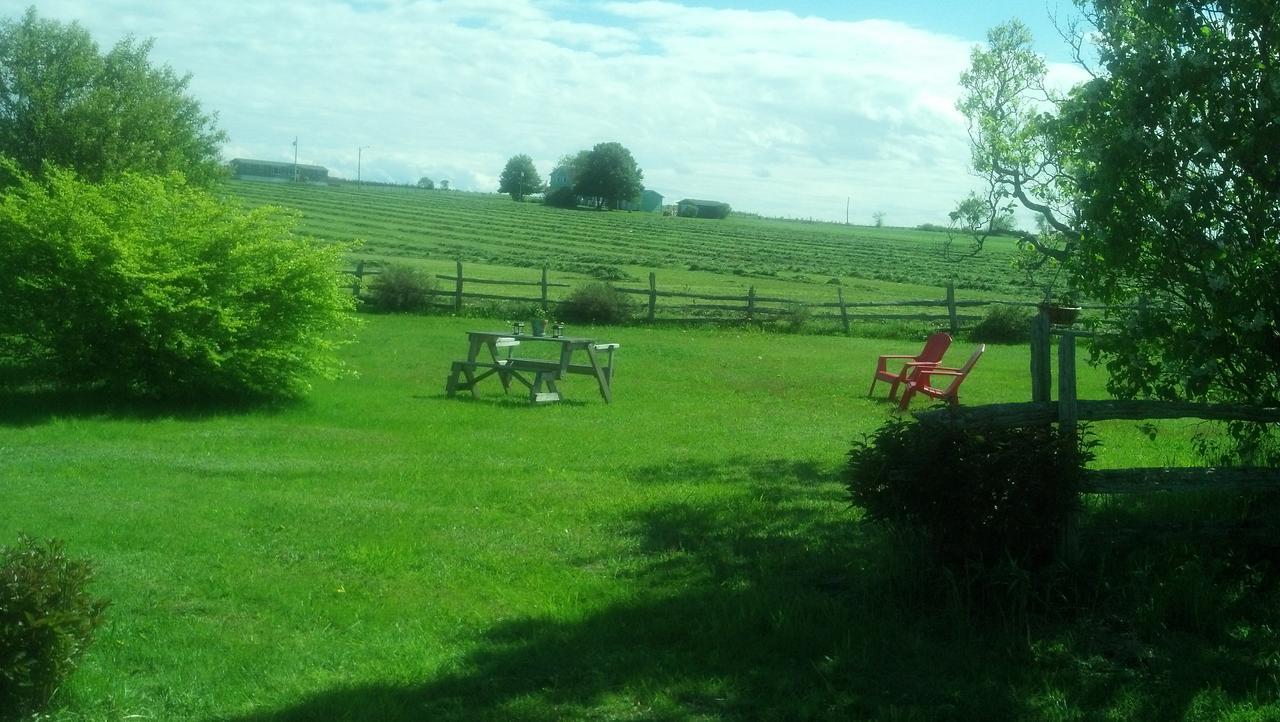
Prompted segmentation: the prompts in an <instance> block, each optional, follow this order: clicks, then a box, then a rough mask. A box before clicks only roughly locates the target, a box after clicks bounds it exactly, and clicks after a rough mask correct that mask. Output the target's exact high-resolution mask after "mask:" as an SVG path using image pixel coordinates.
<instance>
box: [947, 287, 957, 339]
mask: <svg viewBox="0 0 1280 722" xmlns="http://www.w3.org/2000/svg"><path fill="white" fill-rule="evenodd" d="M947 319H948V320H949V321H950V322H951V335H952V336H955V335H956V334H958V333H959V332H960V319H958V318H956V284H955V283H954V282H952V281H947Z"/></svg>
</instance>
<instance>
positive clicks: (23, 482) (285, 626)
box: [0, 317, 1280, 722]
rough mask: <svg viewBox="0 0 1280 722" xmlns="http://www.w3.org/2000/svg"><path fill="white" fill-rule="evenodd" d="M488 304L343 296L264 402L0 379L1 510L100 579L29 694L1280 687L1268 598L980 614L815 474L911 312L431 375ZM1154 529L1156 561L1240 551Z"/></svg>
mask: <svg viewBox="0 0 1280 722" xmlns="http://www.w3.org/2000/svg"><path fill="white" fill-rule="evenodd" d="M499 323H500V322H497V321H494V322H485V321H481V320H476V319H453V318H443V317H426V318H422V317H367V323H366V325H365V326H364V327H363V328H361V329H360V330H359V331H358V332H357V343H355V344H353V345H351V346H349V347H347V348H346V350H345V352H344V356H345V358H346V359H347V362H348V364H349V366H350V369H351V371H352V372H353V373H352V374H351V375H349V376H347V377H345V378H342V379H340V380H337V381H332V382H324V383H320V384H317V386H316V388H315V390H314V392H313V393H312V394H311V396H310V397H309V399H308V400H307V401H306V402H304V403H301V404H297V405H292V406H287V407H283V408H276V409H257V410H247V411H246V410H235V409H196V410H192V409H182V410H176V409H172V408H165V407H157V406H150V405H130V404H122V403H118V402H115V403H113V402H108V401H104V400H101V399H95V398H93V397H91V396H89V397H85V396H60V395H46V396H37V397H32V396H22V395H12V394H10V395H8V396H6V397H4V398H3V400H2V401H0V451H2V452H3V453H0V491H2V493H3V499H4V505H3V507H0V540H8V541H5V542H4V543H9V542H11V541H12V540H13V539H15V538H16V533H17V532H18V531H19V530H25V531H27V532H29V533H32V534H34V535H36V536H39V537H51V536H53V537H60V538H63V539H65V540H66V541H67V543H68V548H69V550H70V551H71V552H72V553H73V554H75V555H78V556H83V557H88V558H90V559H92V560H94V561H95V562H96V565H97V570H98V572H97V582H96V584H95V590H96V591H97V592H98V593H99V594H101V595H102V596H105V597H106V598H108V599H110V600H111V602H112V606H111V608H110V610H109V611H108V621H107V622H106V624H105V626H104V627H103V628H102V629H101V630H100V631H99V633H98V635H97V637H96V640H95V644H94V646H93V647H92V648H91V650H90V652H89V654H88V655H87V656H86V657H85V659H84V662H83V665H82V667H81V669H80V670H79V671H78V672H77V674H76V676H75V677H74V678H73V681H72V683H71V684H70V686H69V687H67V688H66V689H64V690H62V691H61V692H60V694H59V701H60V704H61V706H60V707H59V708H58V709H57V710H56V711H55V712H54V715H53V719H58V720H119V719H153V720H238V721H240V720H242V721H244V722H249V721H263V722H266V721H277V720H310V719H314V720H344V719H346V720H392V721H404V722H408V721H410V720H529V721H539V722H541V721H543V720H545V721H550V720H560V719H594V720H718V719H737V720H757V719H776V720H794V719H831V720H848V719H884V720H934V719H975V720H976V719H1008V718H1023V719H1046V720H1050V719H1052V720H1075V719H1090V720H1092V719H1098V720H1102V719H1131V720H1144V719H1181V718H1186V719H1218V718H1222V717H1224V716H1226V715H1228V714H1235V715H1236V716H1235V717H1231V718H1232V719H1276V718H1277V716H1280V705H1277V704H1276V703H1275V701H1274V700H1275V699H1276V698H1277V695H1278V694H1280V682H1278V681H1277V675H1278V674H1280V655H1277V654H1276V653H1275V652H1274V651H1270V652H1268V651H1267V650H1274V649H1277V648H1280V646H1277V645H1276V644H1275V642H1276V633H1275V630H1274V627H1273V626H1268V625H1273V622H1272V621H1270V620H1269V619H1268V618H1267V616H1266V615H1265V614H1258V613H1257V609H1256V608H1255V606H1252V605H1250V604H1246V603H1245V601H1240V600H1237V601H1236V602H1234V603H1232V604H1231V605H1226V606H1225V608H1219V607H1218V606H1214V603H1215V600H1218V599H1219V597H1218V596H1214V593H1212V590H1206V591H1205V592H1204V595H1205V596H1204V597H1203V598H1202V599H1199V600H1191V601H1190V602H1186V601H1180V598H1178V599H1173V598H1171V597H1170V595H1168V594H1163V595H1162V594H1161V593H1159V592H1158V591H1156V590H1154V589H1153V590H1150V593H1149V594H1148V593H1146V592H1147V590H1146V588H1145V587H1144V586H1142V585H1143V582H1142V581H1141V579H1139V581H1136V582H1135V581H1125V582H1122V584H1123V585H1125V588H1126V589H1128V590H1129V592H1130V596H1132V597H1133V599H1134V601H1132V603H1131V604H1129V605H1128V606H1123V605H1118V603H1116V602H1107V603H1106V604H1107V605H1108V606H1107V608H1108V609H1121V610H1126V611H1128V612H1131V616H1132V618H1131V619H1116V620H1113V621H1111V622H1108V624H1110V625H1112V626H1111V627H1109V628H1106V629H1104V628H1103V627H1100V626H1098V625H1097V624H1094V623H1093V622H1090V623H1082V622H1078V621H1074V618H1072V619H1056V618H1054V619H1041V618H1039V617H1021V616H1018V615H1016V614H1015V615H1013V616H1012V617H1011V618H1013V619H1015V620H1022V621H1020V622H1018V623H1017V624H1013V625H1003V626H1002V625H996V628H997V632H996V633H991V632H990V627H989V626H988V625H987V624H986V623H983V622H979V621H975V620H974V619H972V618H971V617H970V616H968V615H966V614H965V613H964V609H963V608H962V605H959V606H958V605H954V604H953V605H946V604H943V605H941V606H939V605H934V604H931V603H930V602H929V601H927V600H924V599H923V598H922V593H920V592H918V591H917V590H918V589H919V588H921V587H923V586H928V585H927V584H925V582H930V583H931V582H932V581H936V580H922V579H921V578H920V573H919V572H918V571H917V570H915V569H913V568H911V567H910V566H904V565H902V564H901V563H900V558H899V557H897V556H894V555H893V554H890V553H889V552H888V551H887V549H888V548H889V547H888V544H889V542H887V541H886V538H885V536H884V535H883V534H881V533H880V532H879V531H878V530H876V529H874V528H872V527H871V526H870V525H867V524H865V523H862V522H860V515H859V512H858V511H857V510H856V509H854V508H852V507H851V506H850V504H849V502H848V499H847V495H846V492H845V490H844V487H843V485H842V483H841V482H840V479H839V472H840V469H841V468H842V465H843V460H844V455H845V454H846V453H847V451H848V449H849V446H850V442H851V441H852V440H853V439H855V438H857V437H860V436H861V435H862V434H864V433H867V432H870V431H872V430H873V429H875V428H876V427H877V426H878V425H879V424H880V423H881V422H882V421H883V420H884V419H886V418H888V416H889V415H890V413H891V409H892V406H891V405H889V404H887V403H886V402H885V401H884V400H883V393H884V387H883V385H881V386H880V387H878V389H877V391H878V393H877V398H874V399H868V398H867V395H866V394H867V386H868V385H869V383H870V376H871V372H872V369H873V368H874V364H875V357H876V355H877V354H879V353H890V352H900V353H901V352H914V351H915V350H916V348H917V347H918V343H919V342H918V341H904V342H896V343H895V342H890V341H882V340H867V339H858V338H843V337H812V336H808V337H807V336H788V335H781V334H769V333H761V332H758V331H728V330H699V329H688V330H681V329H649V328H643V327H627V328H608V329H599V330H598V332H597V335H598V336H599V337H600V338H601V340H609V341H618V342H620V343H621V344H622V348H621V351H620V352H619V354H618V356H617V362H618V371H617V377H616V379H615V384H614V393H615V403H613V404H611V405H606V404H604V403H603V402H602V400H601V399H600V398H599V395H598V393H597V392H596V391H595V389H594V388H593V385H592V382H591V380H590V379H588V378H586V377H571V378H570V379H568V380H567V381H565V382H564V384H563V386H562V389H563V391H564V392H565V395H566V398H567V401H565V402H564V403H561V404H556V405H547V406H539V407H531V406H529V405H528V404H526V403H524V402H523V401H522V400H521V398H520V397H519V396H518V395H517V394H515V393H513V395H512V396H511V397H509V398H508V397H503V395H502V394H501V392H500V389H499V387H498V386H497V384H496V382H489V383H490V384H491V388H490V389H489V393H487V394H483V395H482V396H481V397H480V398H478V399H472V398H469V395H467V394H463V395H462V397H460V398H458V399H452V400H450V399H446V398H445V397H444V394H443V390H444V380H445V375H446V373H447V370H448V367H449V362H450V361H451V360H453V359H455V358H459V357H460V356H461V355H463V353H464V352H465V335H464V331H465V330H467V329H468V328H475V327H486V328H487V327H493V326H497V325H498V324H499ZM571 330H575V329H571ZM576 330H577V331H581V330H582V329H576ZM968 352H969V344H966V343H961V342H958V343H957V344H956V345H955V346H954V347H953V350H952V351H951V353H952V354H954V355H955V357H957V358H962V357H963V356H965V355H967V354H968ZM1027 365H1028V361H1027V351H1026V348H1025V347H1023V346H1008V347H1003V346H996V347H992V348H991V349H990V350H989V351H988V354H987V356H986V357H984V358H983V360H982V362H981V363H980V364H979V366H978V367H977V370H976V371H975V373H974V376H973V377H972V378H971V379H970V380H969V381H968V382H966V385H965V387H964V392H963V393H962V397H963V400H964V402H965V403H966V404H979V403H995V402H1003V401H1017V400H1025V399H1027V398H1028V397H1029V381H1028V372H1027ZM1081 373H1082V379H1081V384H1082V389H1083V390H1082V396H1084V397H1090V396H1092V397H1099V396H1101V393H1102V392H1101V387H1102V382H1103V379H1102V378H1101V376H1100V374H1099V372H1097V371H1090V370H1087V369H1082V372H1081ZM1164 428H1165V432H1164V433H1162V434H1161V435H1160V436H1158V437H1157V438H1156V439H1155V440H1151V439H1148V438H1147V437H1146V436H1145V435H1143V434H1141V433H1139V432H1138V431H1137V430H1136V429H1134V428H1127V427H1125V426H1123V425H1119V424H1113V425H1108V426H1107V427H1105V428H1102V429H1101V431H1100V435H1101V436H1102V440H1103V441H1104V442H1105V444H1106V445H1105V447H1104V448H1103V449H1102V453H1101V456H1100V458H1099V460H1098V465H1100V466H1135V465H1148V464H1151V465H1155V464H1164V463H1183V464H1186V463H1194V458H1193V456H1192V454H1191V452H1190V446H1189V441H1188V440H1189V435H1190V428H1189V427H1188V426H1187V425H1183V424H1175V423H1167V424H1164ZM1145 505H1146V506H1151V505H1155V506H1158V505H1159V504H1158V503H1156V502H1152V503H1150V504H1145ZM1113 511H1114V510H1113ZM1120 513H1127V512H1125V510H1123V509H1122V510H1121V512H1120ZM1156 546H1157V548H1161V549H1163V551H1159V552H1155V553H1153V556H1152V557H1151V558H1152V559H1155V560H1157V561H1155V562H1153V563H1152V564H1153V568H1155V567H1159V568H1161V569H1163V567H1160V564H1162V563H1163V564H1167V565H1171V566H1173V567H1174V568H1175V569H1180V570H1181V571H1180V572H1179V573H1181V574H1183V575H1184V576H1186V577H1187V579H1186V580H1183V581H1182V582H1178V584H1177V585H1176V586H1177V588H1178V589H1179V590H1185V589H1195V588H1197V587H1196V586H1195V584H1194V583H1193V582H1195V580H1197V579H1202V580H1203V581H1202V582H1201V583H1202V584H1213V583H1215V581H1216V580H1217V579H1219V578H1222V579H1236V577H1233V576H1230V575H1227V576H1221V575H1220V576H1218V577H1215V576H1214V574H1215V570H1217V569H1220V567H1221V566H1222V565H1227V564H1228V561H1227V560H1222V561H1220V562H1216V561H1214V560H1202V561H1201V562H1197V563H1198V564H1200V565H1201V566H1197V563H1191V562H1185V561H1179V560H1182V559H1183V557H1181V556H1178V554H1177V553H1175V551H1170V550H1169V549H1167V548H1165V547H1164V546H1163V545H1159V544H1157V545H1156ZM1116 554H1119V552H1116ZM1161 554H1165V556H1161ZM1215 563H1217V564H1219V566H1212V565H1213V564H1215ZM1178 564H1181V566H1177V565H1178ZM1204 565H1209V567H1205V566H1204ZM1175 581H1176V580H1175ZM1152 584H1153V585H1154V584H1155V582H1154V581H1153V582H1152ZM1240 584H1242V585H1243V586H1241V587H1240V588H1239V589H1238V590H1236V591H1238V592H1239V593H1240V599H1244V600H1246V601H1247V599H1246V597H1247V592H1248V591H1249V587H1248V582H1247V581H1245V582H1240ZM1258 584H1261V582H1258ZM1223 593H1224V594H1225V593H1226V592H1223ZM1098 594H1099V597H1100V599H1101V596H1102V595H1103V592H1101V591H1099V592H1098ZM1232 599H1235V597H1232ZM1271 599H1272V600H1273V601H1274V599H1275V597H1274V596H1273V597H1271ZM1143 600H1145V601H1143ZM1104 601H1105V600H1103V601H1098V603H1099V604H1102V603H1103V602H1104ZM1196 603H1201V607H1200V608H1199V609H1200V611H1199V612H1198V614H1199V615H1200V616H1199V617H1197V616H1196V613H1195V612H1187V613H1185V614H1184V610H1186V609H1192V608H1194V605H1195V604H1196ZM1144 604H1145V606H1144ZM1160 604H1165V605H1166V606H1168V607H1169V609H1168V610H1163V609H1152V608H1151V607H1152V605H1160ZM1223 604H1224V605H1225V602H1224V603H1223ZM1188 615H1189V616H1188ZM1183 616H1188V619H1186V620H1185V621H1181V622H1180V621H1179V620H1181V619H1182V618H1183ZM1086 617H1087V618H1088V619H1090V620H1093V619H1094V618H1093V617H1092V616H1088V615H1086ZM1170 620H1172V621H1170ZM1023 622H1025V623H1023ZM1010 627H1012V631H1010ZM1109 630H1113V631H1114V633H1111V631H1109Z"/></svg>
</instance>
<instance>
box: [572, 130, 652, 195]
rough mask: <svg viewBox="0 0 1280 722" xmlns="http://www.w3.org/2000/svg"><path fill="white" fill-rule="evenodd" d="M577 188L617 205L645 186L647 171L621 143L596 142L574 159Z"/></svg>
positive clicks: (579, 190) (581, 193)
mask: <svg viewBox="0 0 1280 722" xmlns="http://www.w3.org/2000/svg"><path fill="white" fill-rule="evenodd" d="M574 173H575V175H574V186H573V189H574V192H576V193H577V194H578V195H580V196H584V197H588V198H597V199H599V201H598V202H599V203H600V204H603V205H605V206H607V207H610V208H617V207H618V204H619V203H621V202H622V201H629V200H632V199H634V198H636V197H638V196H639V195H640V192H641V191H643V190H644V172H643V171H641V170H640V167H639V166H637V165H636V159H635V158H633V157H631V151H629V150H627V149H626V148H625V147H623V145H622V144H621V143H597V144H596V146H595V147H594V148H592V149H591V150H590V151H589V152H585V154H584V153H579V154H578V156H577V158H576V159H575V161H574Z"/></svg>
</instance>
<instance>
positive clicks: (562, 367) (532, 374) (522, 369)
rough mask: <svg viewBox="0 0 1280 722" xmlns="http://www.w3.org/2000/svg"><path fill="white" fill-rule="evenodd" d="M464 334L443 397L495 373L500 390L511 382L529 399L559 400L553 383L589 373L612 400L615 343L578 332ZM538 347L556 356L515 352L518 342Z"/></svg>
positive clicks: (608, 400) (472, 387) (469, 388)
mask: <svg viewBox="0 0 1280 722" xmlns="http://www.w3.org/2000/svg"><path fill="white" fill-rule="evenodd" d="M467 338H468V341H469V344H468V348H467V358H466V359H465V360H462V361H454V362H453V367H452V368H451V369H450V371H449V378H448V379H447V380H446V382H445V388H444V390H445V395H446V396H448V397H449V398H453V397H454V396H456V395H457V393H458V392H459V391H470V392H471V393H472V394H473V395H474V394H475V393H476V384H478V383H480V382H481V381H483V380H484V379H487V378H489V377H490V376H496V377H497V378H498V380H499V381H500V382H501V383H502V389H503V391H510V389H511V382H512V381H518V382H520V383H521V384H523V385H524V386H525V387H527V388H528V389H529V401H530V402H533V403H544V402H549V401H559V400H560V399H561V396H560V386H559V382H560V381H561V380H563V379H564V377H565V376H566V375H568V374H583V375H587V376H594V377H595V379H596V383H597V384H598V385H599V386H600V395H601V396H603V397H604V400H605V403H611V402H612V401H613V391H612V385H613V352H614V351H616V350H617V349H618V347H619V344H616V343H597V342H596V341H595V340H594V339H590V338H584V337H581V336H534V335H532V334H525V333H512V332H510V331H468V332H467ZM538 345H549V346H550V347H551V348H550V349H549V350H550V352H551V355H552V356H555V357H556V358H536V357H524V356H517V355H515V352H516V351H517V350H518V349H519V347H521V346H524V347H525V348H532V347H535V346H538ZM557 347H558V348H557ZM557 352H558V353H557ZM575 356H576V357H577V358H576V360H575ZM584 357H585V358H584Z"/></svg>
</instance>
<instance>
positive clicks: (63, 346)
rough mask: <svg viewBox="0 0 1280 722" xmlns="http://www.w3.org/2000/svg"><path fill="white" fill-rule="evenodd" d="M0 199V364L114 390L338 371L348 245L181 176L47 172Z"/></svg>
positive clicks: (299, 381) (248, 389) (206, 391)
mask: <svg viewBox="0 0 1280 722" xmlns="http://www.w3.org/2000/svg"><path fill="white" fill-rule="evenodd" d="M7 170H8V171H9V172H10V173H11V174H12V175H13V176H14V177H15V178H16V181H15V184H14V185H13V186H12V187H11V188H10V189H9V191H8V192H6V193H5V194H3V195H2V196H0V254H2V255H3V257H4V258H5V259H6V260H7V261H8V262H9V263H11V264H13V266H14V267H15V268H21V269H23V272H22V273H8V274H0V308H4V309H5V312H4V313H3V314H0V363H2V364H3V365H6V366H10V367H16V368H18V369H24V370H26V371H27V372H28V373H27V377H28V378H29V379H30V380H36V381H42V382H52V383H55V384H59V385H63V386H67V387H78V386H104V387H106V388H108V389H110V390H112V391H113V392H119V393H124V394H134V395H145V396H165V397H170V398H193V397H218V398H223V397H227V396H239V397H282V396H295V395H298V394H301V393H302V392H303V391H305V390H306V388H307V385H308V382H309V380H310V378H311V377H312V376H315V375H317V374H319V375H327V374H330V373H332V372H335V371H336V370H337V368H338V364H337V361H336V360H335V359H334V358H333V357H332V354H331V351H332V349H333V348H334V346H335V335H336V334H337V333H339V332H341V331H342V330H343V329H344V328H346V327H347V326H349V325H350V311H351V309H352V308H353V306H354V300H353V299H352V297H351V294H350V292H349V291H348V290H344V289H343V288H341V287H340V285H339V283H340V282H339V279H338V276H337V274H336V273H335V272H334V271H335V268H336V267H337V264H338V260H339V256H340V254H341V252H342V250H343V249H342V248H341V247H339V246H336V245H328V244H321V243H319V242H316V241H312V240H309V239H306V238H301V237H298V236H296V235H294V234H293V231H292V226H293V219H292V217H290V216H287V215H285V214H284V213H283V212H282V211H280V210H279V209H274V208H271V207H264V208H257V209H252V210H245V209H243V208H241V206H240V205H239V204H237V203H234V202H229V201H221V200H218V199H217V198H215V197H214V196H212V195H211V194H209V193H208V192H206V191H203V190H200V189H198V188H195V187H192V186H190V185H188V184H187V183H186V182H185V181H184V180H183V179H182V177H181V176H180V175H178V174H176V173H175V174H171V175H169V176H143V175H138V174H134V173H123V174H121V175H118V176H116V177H114V178H111V179H108V180H106V181H103V182H101V183H89V182H86V181H84V180H82V179H80V178H78V177H77V176H76V175H75V174H73V173H72V172H71V171H68V170H64V169H59V168H53V167H51V168H49V169H48V170H47V172H46V174H45V176H44V178H43V179H42V180H39V181H38V180H35V179H33V178H32V177H31V176H29V175H27V174H26V173H24V172H22V171H20V170H17V169H16V168H15V167H14V166H13V165H12V164H11V163H10V164H8V168H7Z"/></svg>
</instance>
